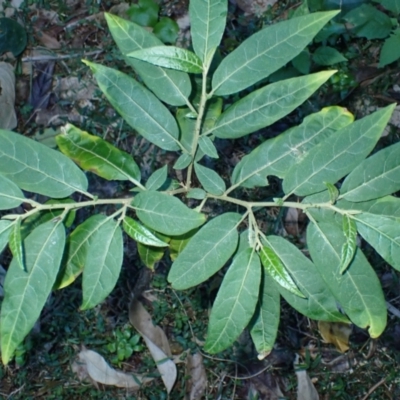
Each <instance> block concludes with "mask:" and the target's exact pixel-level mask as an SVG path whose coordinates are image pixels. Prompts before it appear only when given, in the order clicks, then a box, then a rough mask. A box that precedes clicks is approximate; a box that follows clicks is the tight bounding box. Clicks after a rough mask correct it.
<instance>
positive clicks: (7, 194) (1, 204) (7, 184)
mask: <svg viewBox="0 0 400 400" xmlns="http://www.w3.org/2000/svg"><path fill="white" fill-rule="evenodd" d="M24 200H25V196H24V194H23V193H22V191H21V189H20V188H19V187H18V186H17V185H16V184H15V183H14V182H12V181H10V179H8V178H6V177H5V176H3V175H1V174H0V210H9V209H11V208H15V207H18V206H19V205H20V204H21V203H23V202H24Z"/></svg>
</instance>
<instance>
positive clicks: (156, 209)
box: [0, 1, 399, 363]
mask: <svg viewBox="0 0 400 400" xmlns="http://www.w3.org/2000/svg"><path fill="white" fill-rule="evenodd" d="M226 11H227V4H226V2H213V3H212V5H211V2H208V3H204V2H200V1H192V3H191V5H190V16H191V22H192V30H191V34H192V40H193V49H194V52H191V51H188V50H184V49H181V48H176V47H173V46H164V45H162V43H161V42H160V41H159V40H158V39H157V38H156V37H154V36H153V35H152V34H151V33H149V32H147V31H146V30H144V29H142V28H141V27H140V26H138V25H135V24H134V23H131V22H129V21H126V20H123V19H120V18H118V17H116V16H113V15H107V17H106V18H107V22H108V26H109V29H110V31H111V33H112V35H113V37H114V39H115V41H116V43H117V45H118V47H119V49H120V50H121V52H122V53H123V54H124V56H125V60H126V62H127V64H128V65H130V66H132V67H133V68H134V70H135V71H136V73H137V74H138V76H139V78H138V79H139V81H138V80H137V79H134V78H133V77H131V76H128V75H126V74H123V73H121V72H118V71H117V70H114V69H111V68H108V67H105V66H102V65H100V64H95V63H93V62H89V61H85V63H86V64H87V65H88V66H89V67H90V69H91V70H92V72H93V74H94V76H95V78H96V80H97V82H98V85H99V87H100V89H101V90H102V91H103V93H104V94H105V96H106V97H107V98H108V100H109V101H110V103H111V104H112V105H113V107H114V108H115V109H116V110H117V111H118V112H119V113H120V114H121V116H122V117H123V118H124V119H125V120H126V121H127V123H128V124H129V125H130V126H132V127H133V128H134V129H135V130H136V131H137V132H138V133H140V134H141V135H142V136H143V137H145V138H146V139H147V140H149V141H150V142H152V143H154V144H155V145H156V146H158V147H160V148H161V149H163V150H165V151H174V152H177V153H178V154H179V158H178V159H177V161H176V162H175V164H174V169H175V170H179V171H181V170H183V171H184V173H183V174H180V176H181V177H183V178H182V179H181V180H180V181H179V180H178V179H176V176H174V173H173V172H172V171H168V168H167V166H165V167H163V168H161V169H159V170H156V171H154V172H153V174H152V175H151V176H150V178H148V179H147V181H146V182H142V179H141V173H140V170H139V168H138V166H137V164H136V163H135V161H134V160H133V159H132V157H130V156H129V155H128V154H126V153H124V152H122V151H120V150H118V149H117V148H116V147H114V146H112V145H111V144H109V143H107V142H106V141H104V140H102V139H101V138H99V137H97V136H94V135H91V134H89V133H87V132H84V131H82V130H81V129H79V128H77V127H75V126H73V125H70V124H69V125H67V126H65V127H64V129H63V133H62V134H61V135H60V136H58V138H57V143H58V146H59V149H60V150H61V152H62V153H64V155H62V154H61V153H59V152H56V151H54V150H51V149H49V148H47V147H45V146H43V145H40V144H38V143H36V142H34V141H32V140H30V139H27V138H25V137H23V136H21V135H18V134H16V133H13V132H10V131H1V135H0V137H1V139H0V140H1V149H2V150H1V151H2V153H1V158H0V172H1V175H0V179H1V181H2V185H1V208H2V210H5V213H4V216H3V219H2V220H1V225H0V226H1V229H2V233H1V236H0V239H1V240H2V243H1V245H2V247H3V248H4V247H5V246H6V245H7V243H9V247H10V249H11V251H12V254H13V261H12V262H11V265H10V267H9V269H8V271H7V277H6V282H5V286H4V290H5V298H4V301H3V304H2V311H1V331H0V334H1V350H2V359H3V362H4V363H8V362H9V361H10V359H11V358H12V356H13V354H14V352H15V350H16V348H17V347H18V345H19V344H20V343H21V342H22V341H23V339H24V337H25V336H26V335H27V334H28V332H29V331H30V329H31V328H32V327H33V325H34V323H35V321H36V319H37V318H38V317H39V314H40V311H41V309H42V308H43V306H44V304H45V301H46V299H47V297H48V295H49V293H50V292H51V290H52V289H53V288H60V289H63V288H65V287H66V286H68V285H69V284H70V283H71V282H72V281H74V279H76V277H77V276H78V275H79V274H81V273H82V275H83V277H82V285H83V287H82V289H83V303H82V305H81V309H83V310H84V309H88V308H92V307H94V306H96V305H97V304H99V303H100V302H101V301H103V300H104V299H105V298H106V296H107V295H108V294H109V293H110V292H111V291H112V289H113V288H114V286H115V283H116V281H117V279H118V276H119V273H120V268H121V265H122V255H123V240H122V231H125V233H126V234H127V235H128V236H129V237H131V238H132V239H134V240H136V241H137V242H138V243H139V254H141V255H142V258H143V259H144V261H145V263H146V264H147V265H148V266H149V267H152V266H153V265H154V263H155V262H156V261H157V260H159V259H161V257H162V256H163V254H164V251H168V252H169V256H170V257H171V260H172V261H173V263H172V267H171V270H170V272H169V277H168V279H169V281H170V283H171V285H172V287H173V288H176V289H180V290H183V289H187V288H190V287H194V286H196V285H199V284H201V283H202V282H204V281H205V280H207V279H208V278H209V277H211V276H212V275H214V274H215V273H216V272H217V271H219V270H221V269H222V268H223V267H224V266H225V264H226V263H229V260H230V259H231V258H232V261H231V262H230V263H229V264H230V265H229V268H228V269H227V272H226V274H225V276H224V279H223V282H222V285H221V287H220V289H219V291H218V295H217V298H216V300H215V303H214V305H213V308H212V312H211V316H210V322H209V327H208V335H207V342H206V345H205V350H206V351H207V352H209V353H217V352H219V351H222V350H223V349H226V348H227V347H229V346H231V345H232V344H233V343H234V341H235V340H236V339H237V338H238V336H239V335H240V333H241V332H242V331H243V329H244V328H246V327H249V329H250V332H251V336H252V339H253V342H254V344H255V347H256V349H257V351H258V353H259V356H260V358H263V357H265V356H266V355H268V354H269V352H270V351H271V349H272V347H273V344H274V342H275V339H276V334H277V329H278V323H279V310H280V297H281V296H282V297H283V298H284V299H285V300H286V301H287V302H288V303H289V304H290V305H292V306H293V307H294V308H295V309H296V310H298V311H299V312H300V313H302V314H304V315H306V316H308V317H310V318H312V319H316V320H321V321H341V322H349V321H352V322H353V323H354V324H356V325H358V326H360V327H362V328H368V330H369V333H370V335H371V337H378V336H379V335H380V334H381V333H382V331H383V330H384V328H385V325H386V304H385V301H384V297H383V292H382V289H381V286H380V283H379V281H378V279H377V277H376V274H375V272H374V270H373V268H372V267H371V265H370V264H369V263H368V261H367V259H366V257H365V256H364V255H363V252H362V251H361V249H359V248H358V247H357V243H356V238H357V232H358V233H359V234H360V235H361V236H362V237H363V238H364V239H365V240H366V241H367V242H368V243H370V244H371V246H372V247H373V248H375V249H376V251H377V252H378V253H379V254H380V255H381V256H382V257H383V258H384V259H385V261H387V262H388V263H389V264H391V265H392V266H393V267H394V268H399V265H398V260H397V258H398V257H397V254H398V251H399V242H398V239H397V237H398V229H399V225H398V219H397V218H398V201H397V198H395V197H392V196H390V195H391V194H392V193H394V192H396V191H397V190H398V189H399V179H398V174H397V173H396V172H397V170H398V164H399V163H398V154H399V150H398V146H397V145H393V146H391V147H389V148H386V149H384V150H381V151H379V152H377V153H375V154H373V155H372V156H371V157H369V158H367V157H368V155H369V154H370V153H371V152H372V151H373V149H374V146H375V144H376V142H377V141H378V139H379V138H380V135H381V133H382V131H383V129H384V127H385V126H386V123H387V122H388V120H389V118H390V115H391V112H392V110H393V106H389V107H386V108H384V109H382V110H380V111H377V112H375V113H373V114H371V115H369V116H367V117H364V118H362V119H360V120H358V121H355V122H354V121H353V117H352V115H351V114H350V113H349V112H348V111H347V110H346V109H344V108H340V107H328V108H325V109H323V110H321V111H320V112H317V113H314V114H312V115H309V116H308V117H306V118H305V119H304V121H303V122H302V123H301V124H300V125H299V126H297V127H293V128H291V129H290V130H289V131H287V132H284V133H282V134H281V135H279V136H278V137H276V138H274V139H269V140H266V141H264V142H263V143H262V144H261V145H259V146H258V147H256V148H255V149H254V150H252V151H251V152H250V153H249V154H247V155H245V156H244V157H243V158H242V159H241V160H240V161H239V162H238V163H237V165H236V166H235V168H234V170H233V173H232V176H230V177H227V176H226V175H225V174H224V173H223V171H222V172H221V174H218V173H217V172H216V171H214V170H212V169H210V168H209V167H208V166H207V162H208V160H210V159H213V158H214V159H216V158H217V157H218V148H217V146H216V145H215V143H216V142H217V140H219V141H220V140H225V139H237V138H240V137H243V136H245V135H248V134H250V133H252V132H255V131H257V130H259V129H261V128H265V127H266V126H269V125H271V124H273V123H274V122H276V121H278V120H279V119H281V118H283V117H284V116H286V115H288V114H289V113H290V112H291V111H293V110H295V109H296V108H297V107H298V106H300V105H301V104H302V103H303V102H304V101H305V100H306V99H307V98H308V97H309V96H311V95H312V94H313V93H314V92H315V91H316V90H317V89H318V88H319V87H320V86H321V85H322V84H323V83H325V82H326V81H327V80H328V79H329V78H330V77H331V76H332V75H333V74H334V71H323V72H317V73H314V74H310V75H305V76H302V77H299V78H292V79H288V80H285V81H281V82H276V83H274V84H270V85H265V86H264V87H261V88H259V89H257V90H254V91H252V86H253V85H254V84H256V83H258V82H260V81H262V80H263V79H265V78H267V77H268V76H269V75H270V74H272V73H273V72H274V71H276V70H278V69H279V68H280V67H282V66H284V65H285V64H286V63H287V62H289V61H290V60H291V59H292V58H293V57H295V56H296V55H297V54H298V52H300V51H301V50H302V49H303V48H304V47H305V46H307V44H308V43H309V42H310V40H312V38H313V37H314V36H315V35H316V34H317V33H318V32H319V30H320V29H321V28H322V27H323V26H324V25H325V24H326V23H327V22H328V21H329V20H330V19H331V18H333V17H334V15H335V14H336V12H324V13H315V14H308V15H304V16H301V17H297V18H294V19H291V20H289V21H285V22H281V23H279V24H275V25H272V26H270V27H267V28H265V29H263V30H262V31H260V32H258V33H256V34H254V35H253V36H251V37H250V38H249V39H247V40H246V41H245V42H244V43H243V44H242V45H241V46H240V47H238V48H237V49H236V50H234V51H233V52H232V53H231V54H229V55H228V56H227V57H226V58H225V59H223V60H222V61H221V62H220V63H219V64H218V65H213V64H212V61H213V56H214V53H215V51H216V48H217V47H218V44H219V41H220V39H221V37H222V34H223V30H224V27H225V18H226ZM204 16H209V18H206V17H204ZM205 32H206V34H205ZM296 52H297V53H296ZM189 74H191V75H189ZM145 85H147V86H148V88H149V89H151V91H150V90H148V89H147V88H146V87H145ZM244 90H247V93H246V94H244V95H242V96H241V97H240V98H239V100H237V101H234V100H232V98H231V97H229V96H230V95H232V94H235V93H238V92H241V91H244ZM163 103H166V104H167V105H169V106H171V107H167V106H166V105H165V104H163ZM174 107H175V108H174ZM71 159H72V160H73V161H75V162H76V164H77V165H78V166H79V167H77V166H76V164H74V163H73V162H72V161H71ZM82 170H83V171H90V172H91V173H94V174H97V175H98V176H100V177H101V178H104V179H106V180H121V181H126V182H128V183H130V184H131V187H130V188H131V189H132V192H131V193H132V194H131V195H130V196H128V197H123V198H120V199H114V198H96V197H95V196H94V195H93V194H91V193H90V192H88V188H87V187H88V186H87V178H86V175H85V173H84V172H82ZM270 176H275V177H278V178H279V179H281V180H282V191H280V190H278V191H277V193H276V195H274V196H271V198H267V199H264V198H261V199H255V195H254V194H253V193H256V188H259V187H265V186H267V185H268V184H269V182H268V177H270ZM343 178H345V179H344V180H343ZM227 182H229V184H227ZM21 190H24V191H27V192H31V193H37V194H40V195H42V196H46V197H49V198H51V199H52V200H50V201H48V202H43V203H39V202H38V201H37V200H36V199H34V198H30V197H28V196H25V195H24V193H23V192H22V191H21ZM73 193H77V194H79V195H81V196H82V198H83V200H81V201H77V200H76V197H74V198H69V196H71V195H72V194H73ZM85 198H86V199H85ZM188 199H191V200H190V201H189V200H188ZM300 200H301V202H300ZM196 201H197V203H196ZM21 204H24V205H25V206H26V210H25V211H26V212H24V213H15V212H14V211H11V212H8V210H12V209H14V208H15V207H19V206H20V205H21ZM187 204H195V208H189V207H188V206H187ZM209 204H211V205H213V208H212V211H211V212H210V215H208V216H207V215H206V214H205V213H204V212H203V211H204V210H205V209H206V206H207V205H209ZM215 205H218V207H215ZM104 206H107V207H108V208H107V214H106V213H105V210H106V209H105V208H104ZM111 207H114V208H111ZM268 207H271V208H289V207H290V208H293V207H295V208H298V209H301V210H303V211H304V212H305V213H306V215H307V216H308V218H309V221H310V222H309V226H308V228H307V230H308V232H307V245H308V249H309V251H310V254H311V259H310V258H308V257H306V256H305V255H304V252H302V251H301V249H298V248H297V247H296V246H295V245H294V244H292V243H290V241H288V240H286V239H284V238H282V237H279V236H277V235H274V232H273V231H272V229H271V227H268V226H267V227H266V228H265V224H263V223H262V221H260V218H259V217H258V215H259V214H260V213H261V212H262V211H263V210H264V209H265V208H268ZM81 208H88V209H90V210H93V216H91V217H89V218H88V219H87V220H86V221H85V222H83V223H82V224H81V225H78V226H74V222H73V217H74V211H76V210H78V209H81ZM221 209H222V210H224V211H222V212H221V213H220V214H219V215H216V214H217V211H218V210H221ZM110 210H112V211H110ZM64 226H65V227H67V230H66V229H65V228H64ZM121 228H122V229H121ZM66 232H67V234H68V235H66ZM166 249H168V250H166ZM65 290H68V289H65ZM338 304H339V307H338Z"/></svg>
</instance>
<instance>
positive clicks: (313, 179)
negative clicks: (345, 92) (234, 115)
mask: <svg viewBox="0 0 400 400" xmlns="http://www.w3.org/2000/svg"><path fill="white" fill-rule="evenodd" d="M393 109H394V106H393V105H390V106H388V107H385V108H383V109H381V110H379V111H376V112H374V113H373V114H371V115H368V116H367V117H364V118H362V119H360V120H358V121H356V122H354V123H353V124H351V125H349V126H347V127H345V128H343V129H341V130H340V131H339V132H337V133H336V134H335V135H333V136H331V137H329V138H327V139H325V140H324V141H323V142H321V143H319V144H318V145H317V146H315V147H314V148H313V149H312V150H310V151H309V152H308V154H306V155H305V156H304V158H303V159H302V160H300V162H299V163H298V164H296V165H295V166H292V168H291V169H290V170H289V171H288V173H287V175H286V177H285V179H284V181H283V189H284V191H285V193H296V194H297V195H299V196H306V195H309V194H313V193H317V192H321V191H322V190H324V189H325V184H324V182H331V183H336V182H337V181H338V180H339V179H341V178H342V177H343V176H345V175H347V174H348V173H349V172H350V171H352V170H353V169H354V168H355V167H356V166H357V165H358V164H359V163H360V162H361V161H362V160H363V159H364V158H365V157H366V156H367V155H368V154H369V152H370V151H371V150H372V149H373V148H374V146H375V144H376V142H377V141H378V139H379V138H380V136H381V133H382V131H383V129H384V128H385V126H386V124H387V122H388V121H389V119H390V115H391V114H392V112H393Z"/></svg>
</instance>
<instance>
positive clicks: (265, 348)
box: [250, 274, 281, 360]
mask: <svg viewBox="0 0 400 400" xmlns="http://www.w3.org/2000/svg"><path fill="white" fill-rule="evenodd" d="M280 311H281V304H280V295H279V292H278V289H277V288H276V284H275V282H274V280H273V279H272V278H271V277H270V276H269V275H268V274H263V277H262V280H261V290H260V295H259V299H258V303H257V308H256V312H255V314H254V317H253V319H252V321H251V323H250V334H251V338H252V340H253V343H254V346H255V348H256V350H257V353H258V359H259V360H262V359H264V358H265V357H267V356H268V354H269V353H270V352H271V351H272V349H273V347H274V344H275V340H276V336H277V334H278V326H279V317H280Z"/></svg>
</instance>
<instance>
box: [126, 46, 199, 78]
mask: <svg viewBox="0 0 400 400" xmlns="http://www.w3.org/2000/svg"><path fill="white" fill-rule="evenodd" d="M127 56H128V57H132V58H136V59H137V60H141V61H146V62H147V63H150V64H152V65H158V66H159V67H164V68H170V69H175V70H177V71H183V72H190V73H192V74H201V73H202V71H203V65H202V62H201V60H200V58H199V57H197V56H196V54H194V53H192V52H191V51H189V50H186V49H182V48H181V47H175V46H155V47H149V48H147V49H141V50H136V51H133V52H131V53H128V54H127Z"/></svg>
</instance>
